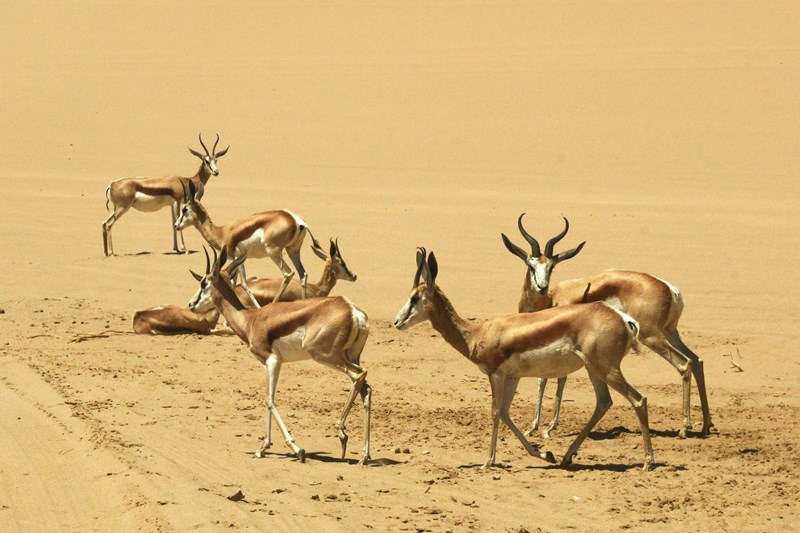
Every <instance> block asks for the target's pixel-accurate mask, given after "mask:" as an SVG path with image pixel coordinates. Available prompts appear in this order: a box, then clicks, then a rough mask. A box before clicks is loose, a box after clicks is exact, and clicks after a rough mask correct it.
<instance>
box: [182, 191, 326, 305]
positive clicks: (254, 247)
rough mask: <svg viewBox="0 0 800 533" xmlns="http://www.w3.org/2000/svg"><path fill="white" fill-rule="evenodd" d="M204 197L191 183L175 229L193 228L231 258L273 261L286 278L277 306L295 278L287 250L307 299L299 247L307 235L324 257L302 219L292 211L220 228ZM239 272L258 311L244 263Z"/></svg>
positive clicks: (306, 279)
mask: <svg viewBox="0 0 800 533" xmlns="http://www.w3.org/2000/svg"><path fill="white" fill-rule="evenodd" d="M202 196H203V186H202V185H200V187H199V188H195V185H194V183H192V182H189V189H188V191H186V197H185V202H184V204H183V209H182V210H181V214H180V216H179V217H178V220H176V221H175V229H181V230H182V229H185V228H186V227H188V226H189V225H194V227H195V228H197V231H199V232H200V234H201V235H202V236H203V238H204V239H205V240H206V242H208V244H209V245H211V247H212V248H214V250H217V251H222V250H226V251H227V253H228V256H229V257H245V256H247V257H256V258H258V257H269V258H270V259H272V261H273V262H274V263H275V264H276V265H278V268H280V269H281V273H282V274H283V282H282V283H281V286H280V287H279V289H278V291H277V293H276V294H275V298H274V300H273V301H275V302H277V301H278V300H280V298H281V295H282V294H283V291H284V290H285V289H286V287H287V286H288V285H289V281H290V280H291V279H292V277H293V276H294V272H293V271H292V269H291V267H290V266H289V265H287V264H286V261H284V259H283V251H284V250H286V253H287V255H288V256H289V259H290V260H291V261H292V264H293V265H294V267H295V269H296V270H297V273H298V274H299V275H300V285H301V287H302V295H303V298H305V297H306V292H307V291H306V289H307V283H308V273H307V272H306V270H305V267H303V263H302V262H301V261H300V247H301V246H302V245H303V241H304V240H305V238H306V234H308V235H310V236H311V245H312V248H313V249H315V250H316V251H318V252H322V253H323V254H324V251H323V250H322V247H321V246H320V244H319V242H317V240H316V239H315V238H314V236H313V235H312V234H311V230H309V229H308V225H307V224H306V223H305V221H303V219H301V218H300V217H299V216H297V215H296V214H294V213H292V212H291V211H288V210H285V209H282V210H278V211H265V212H263V213H256V214H254V215H250V216H249V217H245V218H240V219H237V220H234V221H233V222H230V223H228V224H226V225H224V226H217V225H216V224H214V223H213V222H212V221H211V217H210V216H209V214H208V210H207V209H206V208H205V207H204V206H203V204H201V203H200V198H202ZM239 268H240V270H239V273H240V275H241V280H242V287H244V290H245V291H246V292H247V294H248V296H249V297H250V299H251V301H252V302H253V304H254V305H255V306H256V307H259V303H258V301H257V300H256V297H255V296H254V295H253V293H252V291H251V290H250V287H249V286H248V284H247V275H246V273H245V270H244V264H243V263H242V264H241V266H240V267H239Z"/></svg>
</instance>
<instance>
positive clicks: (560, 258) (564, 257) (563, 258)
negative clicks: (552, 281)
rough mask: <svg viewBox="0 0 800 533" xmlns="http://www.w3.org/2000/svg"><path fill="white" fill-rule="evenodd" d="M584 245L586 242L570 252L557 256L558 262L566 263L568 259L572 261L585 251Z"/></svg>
mask: <svg viewBox="0 0 800 533" xmlns="http://www.w3.org/2000/svg"><path fill="white" fill-rule="evenodd" d="M584 244H586V241H583V242H582V243H580V244H579V245H578V246H576V247H575V248H573V249H572V250H568V251H566V252H561V253H560V254H557V255H556V257H555V259H556V261H559V262H560V261H566V260H567V259H572V258H573V257H575V256H576V255H578V252H580V251H581V250H583V245H584Z"/></svg>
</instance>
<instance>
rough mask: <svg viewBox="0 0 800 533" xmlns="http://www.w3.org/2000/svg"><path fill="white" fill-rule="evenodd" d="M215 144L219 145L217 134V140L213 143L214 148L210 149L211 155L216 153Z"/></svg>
mask: <svg viewBox="0 0 800 533" xmlns="http://www.w3.org/2000/svg"><path fill="white" fill-rule="evenodd" d="M217 144H219V133H217V140H216V141H215V142H214V148H212V149H211V153H212V154H216V153H217Z"/></svg>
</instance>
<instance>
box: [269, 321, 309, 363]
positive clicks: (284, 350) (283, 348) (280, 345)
mask: <svg viewBox="0 0 800 533" xmlns="http://www.w3.org/2000/svg"><path fill="white" fill-rule="evenodd" d="M305 333H306V330H305V328H300V329H298V330H296V331H294V332H293V333H292V334H290V335H286V336H285V337H281V338H279V339H275V340H274V341H272V351H273V352H274V353H275V354H277V355H278V356H280V358H281V362H283V363H292V362H294V361H304V360H306V359H310V358H311V356H310V355H308V352H307V351H305V350H304V349H303V337H305Z"/></svg>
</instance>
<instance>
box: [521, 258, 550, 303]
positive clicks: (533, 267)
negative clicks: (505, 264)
mask: <svg viewBox="0 0 800 533" xmlns="http://www.w3.org/2000/svg"><path fill="white" fill-rule="evenodd" d="M542 259H543V261H542ZM555 266H556V263H555V262H554V261H552V260H550V259H547V258H545V257H544V256H542V257H539V258H535V257H532V258H531V259H530V260H529V261H528V273H529V274H530V277H531V286H532V287H533V288H534V289H536V292H538V293H539V294H547V289H549V288H550V276H552V274H553V268H554V267H555Z"/></svg>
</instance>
